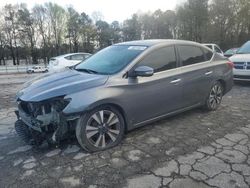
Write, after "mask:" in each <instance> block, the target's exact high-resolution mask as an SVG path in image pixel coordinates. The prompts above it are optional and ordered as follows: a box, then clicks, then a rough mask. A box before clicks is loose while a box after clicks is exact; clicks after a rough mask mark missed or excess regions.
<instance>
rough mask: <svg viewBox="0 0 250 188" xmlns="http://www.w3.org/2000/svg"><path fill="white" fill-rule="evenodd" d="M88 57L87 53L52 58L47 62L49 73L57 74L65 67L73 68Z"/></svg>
mask: <svg viewBox="0 0 250 188" xmlns="http://www.w3.org/2000/svg"><path fill="white" fill-rule="evenodd" d="M90 56H91V54H89V53H71V54H64V55H60V56H57V57H52V58H50V60H49V72H57V71H60V70H62V69H64V68H65V67H70V66H74V65H76V64H77V63H80V62H81V61H83V60H85V59H87V58H88V57H90Z"/></svg>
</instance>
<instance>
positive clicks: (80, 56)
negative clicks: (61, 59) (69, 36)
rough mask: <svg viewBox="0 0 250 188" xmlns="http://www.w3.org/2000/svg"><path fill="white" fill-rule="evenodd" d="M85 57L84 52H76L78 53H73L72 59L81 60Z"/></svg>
mask: <svg viewBox="0 0 250 188" xmlns="http://www.w3.org/2000/svg"><path fill="white" fill-rule="evenodd" d="M83 59H84V55H83V54H76V55H72V56H71V60H75V61H81V60H83Z"/></svg>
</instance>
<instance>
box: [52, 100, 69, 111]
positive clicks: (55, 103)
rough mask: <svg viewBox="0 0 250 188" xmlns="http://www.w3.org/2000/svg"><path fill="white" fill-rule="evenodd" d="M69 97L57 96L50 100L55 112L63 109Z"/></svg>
mask: <svg viewBox="0 0 250 188" xmlns="http://www.w3.org/2000/svg"><path fill="white" fill-rule="evenodd" d="M70 101H71V99H70V98H68V99H64V98H58V99H55V100H53V101H52V102H51V104H52V105H53V107H54V108H55V110H56V111H57V112H61V111H63V109H64V108H65V107H66V106H67V105H68V104H69V103H70Z"/></svg>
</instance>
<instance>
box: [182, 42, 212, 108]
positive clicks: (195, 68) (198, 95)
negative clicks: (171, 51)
mask: <svg viewBox="0 0 250 188" xmlns="http://www.w3.org/2000/svg"><path fill="white" fill-rule="evenodd" d="M178 54H179V57H180V62H181V66H182V68H181V72H182V80H183V91H182V94H183V97H182V100H183V101H182V104H183V107H190V106H193V105H198V104H199V103H201V102H203V101H204V99H205V98H206V96H207V95H208V92H209V89H210V85H211V82H212V80H213V77H212V75H213V65H212V63H211V62H210V61H209V60H210V59H211V58H212V56H213V53H212V52H211V51H208V50H207V49H205V48H202V47H200V46H193V45H178Z"/></svg>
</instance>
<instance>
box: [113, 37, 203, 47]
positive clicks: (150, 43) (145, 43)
mask: <svg viewBox="0 0 250 188" xmlns="http://www.w3.org/2000/svg"><path fill="white" fill-rule="evenodd" d="M160 44H166V45H168V44H169V45H170V44H186V45H187V44H190V45H200V44H199V43H197V42H192V41H187V40H173V39H150V40H136V41H128V42H122V43H117V44H114V45H127V46H147V47H150V46H155V45H160Z"/></svg>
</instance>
